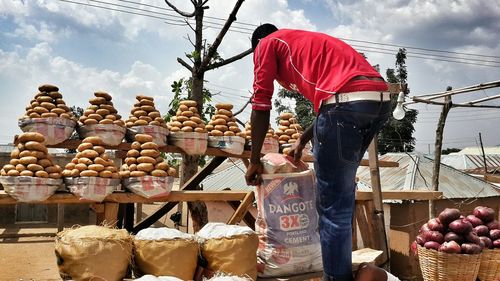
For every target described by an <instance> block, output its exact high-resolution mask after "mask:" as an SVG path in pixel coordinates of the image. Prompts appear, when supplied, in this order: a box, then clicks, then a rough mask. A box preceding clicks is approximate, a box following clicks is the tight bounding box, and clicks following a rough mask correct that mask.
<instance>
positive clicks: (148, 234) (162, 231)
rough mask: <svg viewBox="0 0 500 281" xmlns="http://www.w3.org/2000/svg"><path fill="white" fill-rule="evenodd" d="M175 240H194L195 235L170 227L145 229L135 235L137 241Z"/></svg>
mask: <svg viewBox="0 0 500 281" xmlns="http://www.w3.org/2000/svg"><path fill="white" fill-rule="evenodd" d="M175 238H181V239H190V240H194V235H192V234H189V233H184V232H182V231H180V230H177V229H175V228H168V227H159V228H152V227H150V228H145V229H143V230H141V231H139V232H138V233H137V234H136V235H135V239H137V240H163V239H175Z"/></svg>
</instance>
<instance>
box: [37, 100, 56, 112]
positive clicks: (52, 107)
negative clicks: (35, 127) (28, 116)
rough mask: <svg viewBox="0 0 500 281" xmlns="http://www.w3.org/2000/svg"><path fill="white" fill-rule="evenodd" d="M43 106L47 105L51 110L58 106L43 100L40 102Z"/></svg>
mask: <svg viewBox="0 0 500 281" xmlns="http://www.w3.org/2000/svg"><path fill="white" fill-rule="evenodd" d="M40 106H41V107H45V108H46V109H47V110H48V111H51V110H52V109H54V108H56V106H55V105H54V104H53V103H52V102H42V103H40Z"/></svg>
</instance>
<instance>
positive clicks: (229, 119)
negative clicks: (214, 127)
mask: <svg viewBox="0 0 500 281" xmlns="http://www.w3.org/2000/svg"><path fill="white" fill-rule="evenodd" d="M216 119H224V120H225V121H226V123H227V122H231V118H229V117H227V116H226V115H222V114H215V115H214V116H212V120H216Z"/></svg>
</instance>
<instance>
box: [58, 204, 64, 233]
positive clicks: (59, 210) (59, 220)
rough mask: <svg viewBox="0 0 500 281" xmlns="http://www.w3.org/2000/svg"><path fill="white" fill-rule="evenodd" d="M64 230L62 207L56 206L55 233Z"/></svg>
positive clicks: (61, 205) (60, 205)
mask: <svg viewBox="0 0 500 281" xmlns="http://www.w3.org/2000/svg"><path fill="white" fill-rule="evenodd" d="M63 228H64V205H63V204H57V231H62V230H63Z"/></svg>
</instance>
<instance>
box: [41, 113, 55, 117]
mask: <svg viewBox="0 0 500 281" xmlns="http://www.w3.org/2000/svg"><path fill="white" fill-rule="evenodd" d="M40 116H41V117H42V118H52V117H58V116H57V114H56V113H53V112H46V113H42V114H41V115H40Z"/></svg>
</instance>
